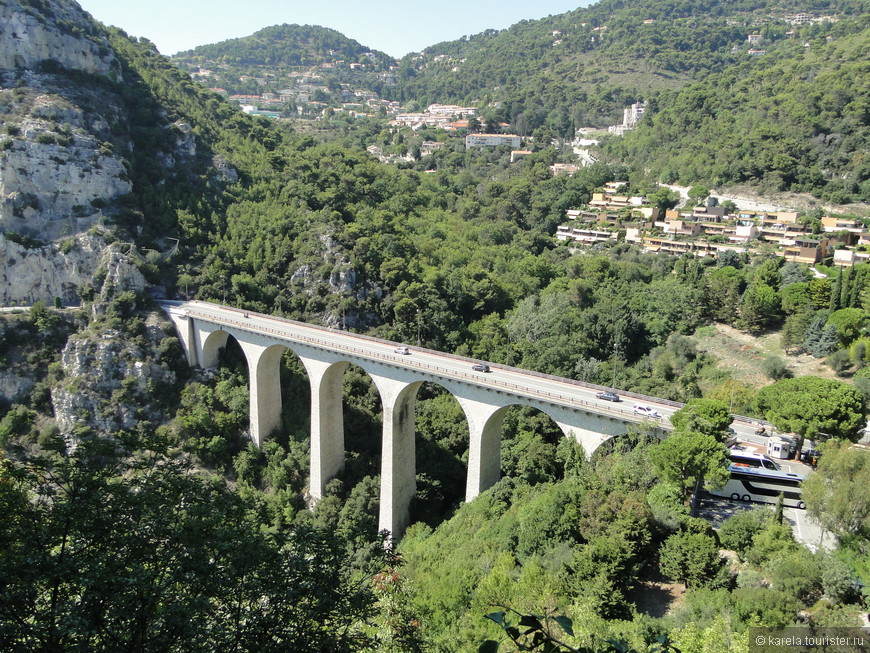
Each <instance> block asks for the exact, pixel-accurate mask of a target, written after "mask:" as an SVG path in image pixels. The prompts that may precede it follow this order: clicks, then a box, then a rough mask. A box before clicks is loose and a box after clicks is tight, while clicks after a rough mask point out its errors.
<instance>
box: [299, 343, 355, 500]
mask: <svg viewBox="0 0 870 653" xmlns="http://www.w3.org/2000/svg"><path fill="white" fill-rule="evenodd" d="M299 358H300V360H301V361H302V364H303V365H304V366H305V370H306V372H308V379H309V381H310V386H311V472H310V477H311V478H310V482H309V493H310V494H311V498H312V499H314V500H315V501H316V500H317V499H320V498H322V497H323V493H324V491H325V490H326V483H327V482H328V481H329V480H330V479H331V478H333V477H334V476H336V475H337V474H338V473H339V472H340V471H341V470H342V469H343V468H344V415H343V413H342V402H343V397H342V383H343V381H344V371H345V370H346V369H347V366H348V365H349V363H347V362H340V363H331V362H328V361H322V360H316V359H313V358H309V357H306V356H300V357H299Z"/></svg>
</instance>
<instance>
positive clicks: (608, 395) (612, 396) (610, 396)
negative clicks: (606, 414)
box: [595, 392, 622, 401]
mask: <svg viewBox="0 0 870 653" xmlns="http://www.w3.org/2000/svg"><path fill="white" fill-rule="evenodd" d="M595 396H596V397H598V398H599V399H603V400H604V401H622V400H621V399H620V398H619V395H618V394H616V393H615V392H598V393H596V395H595Z"/></svg>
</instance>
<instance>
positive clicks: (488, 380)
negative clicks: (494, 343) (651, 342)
mask: <svg viewBox="0 0 870 653" xmlns="http://www.w3.org/2000/svg"><path fill="white" fill-rule="evenodd" d="M166 304H167V305H169V302H166ZM171 305H172V306H173V307H176V308H180V307H184V310H185V313H186V314H187V315H189V316H191V317H199V318H200V319H204V320H210V321H217V320H219V322H220V324H222V325H225V326H235V327H238V328H240V329H243V330H246V331H255V332H257V333H261V334H266V335H273V336H278V337H280V338H282V339H285V340H291V341H294V342H299V343H300V344H308V345H314V346H317V347H318V348H322V349H327V350H332V351H341V352H344V353H348V354H351V355H353V356H356V357H358V358H361V359H363V360H377V361H379V362H386V363H388V364H392V365H394V366H395V367H398V368H414V369H417V370H419V371H421V372H423V373H424V374H429V375H430V376H433V377H440V378H441V379H451V378H457V377H459V378H463V379H472V380H474V382H475V383H477V384H481V385H486V386H489V387H494V388H497V389H502V390H505V391H508V392H509V393H510V394H514V395H516V396H519V397H529V396H530V395H531V396H534V397H536V398H539V399H542V400H544V401H547V402H551V403H558V404H562V405H565V406H568V407H578V406H579V407H584V408H590V409H592V410H593V411H594V412H597V413H604V414H612V415H618V416H619V417H620V418H624V417H628V418H629V421H643V420H642V419H639V418H638V416H637V415H635V414H634V413H633V412H632V411H631V410H627V409H623V408H621V407H619V406H616V405H610V404H607V405H602V404H599V403H593V402H591V401H587V400H585V399H582V398H579V397H577V396H576V395H567V394H562V393H557V392H550V391H547V390H541V389H538V388H531V387H529V386H524V385H520V384H518V383H511V382H509V381H504V380H501V379H495V378H492V377H489V376H484V375H481V374H471V373H469V372H465V371H462V370H450V369H447V368H439V367H438V366H437V365H435V364H432V363H428V362H424V361H421V360H419V359H414V358H406V357H403V358H401V359H398V358H397V357H396V355H390V354H384V353H381V352H374V351H370V350H367V349H362V348H358V347H353V346H351V345H346V344H344V343H339V342H336V341H335V340H334V339H329V338H326V337H322V338H321V337H314V336H310V335H305V334H300V333H291V332H288V331H286V330H284V329H279V328H275V327H268V326H262V325H259V324H256V323H255V322H253V321H252V320H251V319H250V316H254V317H256V318H259V319H265V320H273V321H276V322H279V323H280V324H282V325H289V326H293V327H296V328H297V329H302V330H306V331H315V332H321V333H323V334H324V336H328V335H332V334H334V335H342V336H345V337H352V338H354V339H358V340H365V341H368V342H371V343H373V344H379V345H387V346H393V347H398V346H406V345H404V343H397V342H393V341H390V340H384V339H382V338H375V337H373V336H368V335H365V334H358V333H351V332H348V331H344V330H341V329H333V328H330V327H322V326H317V325H313V324H308V323H306V322H299V321H297V320H291V319H288V318H281V317H276V316H274V315H266V314H264V313H257V312H254V311H243V310H240V309H237V308H233V307H230V306H221V305H217V307H218V308H220V309H222V310H225V311H231V312H233V313H239V314H240V315H243V316H248V317H243V318H242V319H232V318H216V317H215V316H214V315H211V314H208V313H205V312H198V311H196V309H195V308H194V307H192V306H191V305H190V303H188V304H186V305H185V304H184V303H176V302H173V303H172V304H171ZM414 350H415V351H418V352H422V353H427V354H431V355H434V356H440V357H445V358H450V359H453V360H456V361H461V362H464V363H468V364H472V363H475V362H477V359H472V358H468V357H466V356H459V355H457V354H451V353H448V352H442V351H437V350H434V349H427V348H425V347H416V346H414ZM490 365H491V366H492V367H494V368H496V369H502V370H506V371H510V372H513V373H516V374H524V375H527V376H533V377H536V378H540V379H545V380H548V381H552V382H555V383H559V384H562V385H570V386H576V387H578V388H584V389H587V390H595V391H601V390H608V389H609V388H607V387H605V386H600V385H595V384H592V383H586V382H583V381H577V380H575V379H567V378H564V377H559V376H554V375H552V374H545V373H542V372H536V371H533V370H526V369H522V368H518V367H512V366H510V365H502V364H498V363H491V364H490ZM620 394H621V395H622V396H626V397H631V398H633V399H637V400H640V401H645V402H652V403H656V404H659V405H665V406H671V407H674V408H681V407H682V406H683V405H684V404H682V403H680V402H676V401H670V400H667V399H660V398H658V397H650V396H647V395H642V394H638V393H631V392H622V391H620Z"/></svg>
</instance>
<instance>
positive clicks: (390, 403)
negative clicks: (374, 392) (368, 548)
mask: <svg viewBox="0 0 870 653" xmlns="http://www.w3.org/2000/svg"><path fill="white" fill-rule="evenodd" d="M371 377H372V380H373V381H374V382H375V385H376V386H377V388H378V392H379V393H380V395H381V406H382V408H383V411H384V413H383V418H384V419H383V434H382V439H381V501H380V510H379V514H378V530H379V531H383V530H388V531H390V536H391V537H392V538H396V539H398V538H399V537H401V536H402V533H404V532H405V529H406V528H407V527H408V525H409V524H410V521H411V515H410V505H411V499H412V498H413V497H414V493H415V492H416V490H417V461H416V448H415V443H414V408H415V406H416V403H417V389H418V388H419V387H420V386H421V385H422V381H416V382H413V383H410V384H409V383H407V382H405V381H397V380H395V379H391V378H388V377H385V376H380V375H375V374H371Z"/></svg>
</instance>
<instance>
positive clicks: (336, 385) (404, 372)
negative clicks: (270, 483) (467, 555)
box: [167, 302, 640, 538]
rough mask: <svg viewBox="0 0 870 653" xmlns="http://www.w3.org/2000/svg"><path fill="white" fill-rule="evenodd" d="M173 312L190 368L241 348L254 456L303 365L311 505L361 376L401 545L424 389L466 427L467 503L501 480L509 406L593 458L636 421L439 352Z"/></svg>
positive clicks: (204, 311) (234, 314) (293, 326)
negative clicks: (291, 358)
mask: <svg viewBox="0 0 870 653" xmlns="http://www.w3.org/2000/svg"><path fill="white" fill-rule="evenodd" d="M167 312H168V313H169V316H170V319H172V321H173V323H174V324H175V326H176V328H177V330H178V334H179V337H180V340H181V343H182V346H183V348H184V350H185V354H186V356H187V360H188V361H189V362H190V363H191V364H192V365H199V366H201V367H214V366H216V365H217V363H218V352H219V350H220V349H221V348H222V347H224V346H225V345H226V342H227V338H228V336H229V335H230V334H231V335H232V336H233V337H234V338H235V339H236V340H237V341H238V342H239V345H240V346H241V348H242V350H243V352H244V354H245V357H246V359H247V361H248V370H249V380H250V394H251V399H250V435H251V439H252V440H253V441H254V443H255V444H256V445H257V446H259V445H260V444H261V443H262V441H263V439H264V438H266V437H267V436H268V435H269V434H270V433H271V432H272V431H273V430H275V429H276V428H278V427H280V426H281V423H282V415H281V384H280V361H281V357H282V354H283V352H284V351H285V350H286V349H290V350H291V351H293V352H294V353H296V355H297V356H299V358H300V360H301V361H302V363H303V365H304V366H305V368H306V371H307V373H308V377H309V380H310V387H311V480H310V494H311V496H312V497H313V498H314V499H315V500H316V499H319V498H321V497H322V496H323V493H324V491H325V486H326V483H327V482H328V481H329V479H331V478H333V477H334V476H336V475H337V474H338V473H339V472H340V471H341V470H342V468H343V467H344V462H345V437H344V420H343V415H342V403H343V397H342V394H343V393H342V386H343V377H344V372H345V370H346V368H347V366H348V365H350V364H355V365H359V366H360V367H362V368H363V369H364V370H365V372H366V373H367V374H368V375H369V376H370V377H371V378H372V380H373V382H374V384H375V386H376V387H377V389H378V392H379V394H380V397H381V404H382V407H383V432H382V449H381V451H382V454H381V456H382V459H381V488H380V508H379V514H378V525H379V529H381V530H388V531H389V532H390V533H391V536H392V537H393V538H398V537H400V536H401V535H402V533H403V532H404V530H405V529H406V528H407V526H408V524H409V523H410V513H409V508H410V503H411V499H412V498H413V496H414V493H415V491H416V460H415V442H414V437H415V432H414V431H415V424H414V411H415V404H416V394H417V390H418V389H419V387H420V385H421V384H422V383H424V382H426V381H428V382H433V383H437V384H439V385H441V386H443V387H444V388H445V389H446V390H447V391H448V392H449V393H450V394H451V395H452V396H453V397H455V398H456V400H457V401H458V402H459V404H460V406H462V409H463V411H464V413H465V416H466V419H467V421H468V428H469V460H468V476H467V480H466V488H465V499H466V501H471V500H473V499H474V498H475V497H477V496H478V495H479V494H480V493H481V492H484V491H485V490H486V489H488V488H490V487H491V486H492V485H494V484H495V483H497V482H498V480H499V478H500V476H501V456H500V446H501V429H502V424H503V421H504V416H505V411H506V410H507V409H508V408H509V407H510V406H512V405H524V406H529V407H533V408H536V409H538V410H541V411H542V412H544V413H545V414H547V415H549V416H550V417H551V418H552V419H553V420H554V421H555V422H556V423H557V424H558V425H559V427H560V428H561V429H562V431H563V432H564V433H565V435H566V436H567V437H571V438H574V439H576V440H577V441H578V442H580V443H582V445H583V447H584V449H585V452H586V455H587V456H591V455H592V453H593V452H594V451H595V450H596V449H597V448H598V447H599V446H600V445H601V444H602V443H603V442H604V441H606V440H607V439H608V438H611V437H614V436H618V435H620V434H623V433H625V432H626V431H627V429H628V428H629V426H630V425H631V424H632V423H637V422H639V421H640V420H639V418H638V417H636V416H634V415H632V414H631V411H630V409H628V407H626V406H621V405H614V406H611V405H606V406H604V405H598V404H596V403H595V402H594V401H592V399H591V398H590V397H589V396H588V395H589V394H590V392H591V391H590V389H589V388H586V389H580V388H578V386H577V384H575V383H574V382H572V381H569V380H562V379H555V378H553V377H545V376H543V375H539V374H525V373H523V372H522V371H520V370H510V369H505V370H503V371H502V372H501V373H500V374H498V375H496V374H493V375H491V376H490V375H472V374H469V373H468V372H467V370H466V371H463V370H457V369H456V367H455V366H451V365H448V364H447V363H446V362H445V361H444V360H443V357H439V356H438V355H437V353H435V352H427V351H425V350H421V351H419V352H414V354H415V355H414V356H405V357H403V356H397V355H395V354H394V353H393V352H392V349H391V348H388V347H392V346H394V345H395V343H386V342H383V341H376V340H374V339H371V338H364V337H361V336H355V335H353V334H346V333H342V332H336V331H333V330H329V329H324V328H322V327H314V326H311V325H305V324H300V323H296V322H290V321H288V320H282V319H280V318H273V317H269V316H263V315H258V314H251V315H248V314H242V312H241V311H238V310H235V309H230V308H226V307H219V306H212V305H207V304H205V303H202V302H188V303H185V304H173V305H172V306H170V307H168V308H167ZM452 358H453V359H456V358H457V357H455V356H454V357H452ZM471 362H472V361H470V360H468V361H467V363H468V364H469V365H470V364H471Z"/></svg>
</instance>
